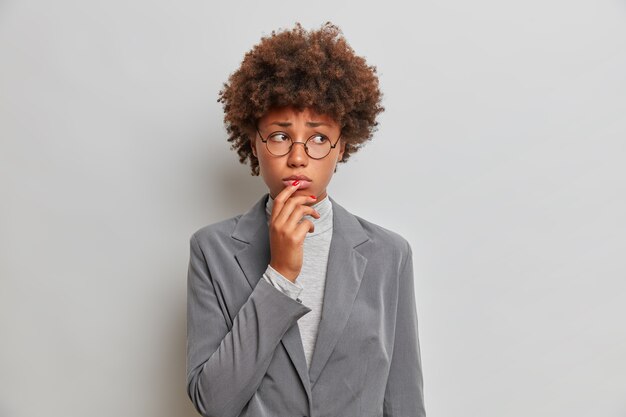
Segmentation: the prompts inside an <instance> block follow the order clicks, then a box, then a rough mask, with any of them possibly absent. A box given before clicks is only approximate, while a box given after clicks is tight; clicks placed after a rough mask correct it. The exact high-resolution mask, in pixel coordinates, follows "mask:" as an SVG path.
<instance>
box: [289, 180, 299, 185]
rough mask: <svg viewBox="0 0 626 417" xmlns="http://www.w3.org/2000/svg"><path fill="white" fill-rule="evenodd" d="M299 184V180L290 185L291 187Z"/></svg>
mask: <svg viewBox="0 0 626 417" xmlns="http://www.w3.org/2000/svg"><path fill="white" fill-rule="evenodd" d="M298 184H300V180H295V181H294V182H292V183H291V185H298Z"/></svg>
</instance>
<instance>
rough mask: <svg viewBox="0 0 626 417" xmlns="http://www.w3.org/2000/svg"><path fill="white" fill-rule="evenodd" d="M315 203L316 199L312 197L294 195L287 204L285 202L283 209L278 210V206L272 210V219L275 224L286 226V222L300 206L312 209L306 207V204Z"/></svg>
mask: <svg viewBox="0 0 626 417" xmlns="http://www.w3.org/2000/svg"><path fill="white" fill-rule="evenodd" d="M312 202H315V199H314V198H312V197H311V196H308V195H296V196H294V195H292V196H291V197H290V198H289V199H288V200H287V202H285V203H284V204H283V205H282V207H279V208H276V206H274V207H273V208H272V217H273V222H275V223H276V224H284V223H285V222H287V221H288V219H289V217H290V216H291V213H293V211H294V210H295V209H296V208H297V207H300V206H303V207H311V206H308V205H306V203H312Z"/></svg>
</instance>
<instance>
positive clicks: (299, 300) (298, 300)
mask: <svg viewBox="0 0 626 417" xmlns="http://www.w3.org/2000/svg"><path fill="white" fill-rule="evenodd" d="M296 301H297V302H299V303H300V304H302V300H301V299H299V298H296ZM304 417H306V416H304Z"/></svg>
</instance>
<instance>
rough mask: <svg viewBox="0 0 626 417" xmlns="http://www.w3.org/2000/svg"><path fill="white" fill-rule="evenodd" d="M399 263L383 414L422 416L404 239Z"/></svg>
mask: <svg viewBox="0 0 626 417" xmlns="http://www.w3.org/2000/svg"><path fill="white" fill-rule="evenodd" d="M406 245H407V253H406V255H405V256H406V258H405V260H404V263H403V265H402V266H401V267H400V275H399V277H398V278H399V283H398V307H397V308H398V310H397V315H396V329H395V339H394V345H393V353H392V357H391V367H390V371H389V377H388V379H387V386H386V389H385V398H384V402H383V416H384V417H409V416H410V417H425V416H426V411H425V408H424V394H423V378H422V363H421V358H420V347H419V339H418V332H417V308H416V302H415V285H414V278H413V252H412V250H411V246H410V245H409V243H408V242H406Z"/></svg>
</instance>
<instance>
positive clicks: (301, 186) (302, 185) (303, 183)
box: [283, 180, 311, 190]
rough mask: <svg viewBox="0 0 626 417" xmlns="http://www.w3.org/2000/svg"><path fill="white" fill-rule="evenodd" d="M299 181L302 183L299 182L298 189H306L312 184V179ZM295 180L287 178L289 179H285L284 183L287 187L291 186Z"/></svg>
mask: <svg viewBox="0 0 626 417" xmlns="http://www.w3.org/2000/svg"><path fill="white" fill-rule="evenodd" d="M299 181H300V184H298V190H304V189H307V188H309V187H310V186H311V181H307V180H299ZM293 182H294V180H287V181H283V184H285V187H289V186H290V185H291V184H292V183H293Z"/></svg>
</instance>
